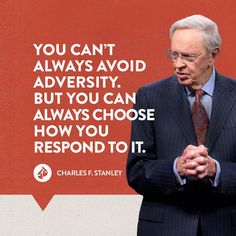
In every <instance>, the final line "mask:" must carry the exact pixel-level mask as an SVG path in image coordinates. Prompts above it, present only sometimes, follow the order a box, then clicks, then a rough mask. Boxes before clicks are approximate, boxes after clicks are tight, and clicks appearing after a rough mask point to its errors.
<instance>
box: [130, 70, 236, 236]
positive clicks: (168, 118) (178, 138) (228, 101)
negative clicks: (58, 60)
mask: <svg viewBox="0 0 236 236" xmlns="http://www.w3.org/2000/svg"><path fill="white" fill-rule="evenodd" d="M134 107H135V109H137V110H138V109H141V108H144V109H151V108H152V109H155V121H138V120H135V121H133V123H132V132H131V141H143V142H144V146H143V147H144V149H145V150H146V153H144V154H143V153H131V152H130V153H129V156H128V162H127V178H128V183H129V185H130V186H131V187H132V188H133V189H134V190H135V191H137V192H138V193H139V194H141V195H143V202H142V206H141V209H140V214H139V223H138V235H142V236H152V235H153V236H154V235H155V236H179V235H181V236H192V235H196V231H197V227H198V223H199V222H200V223H201V227H202V230H203V233H204V235H205V236H236V81H234V80H231V79H229V78H226V77H224V76H221V75H219V74H217V73H216V82H215V89H214V94H213V104H212V115H211V119H210V123H209V129H208V133H207V137H206V145H205V146H206V147H207V148H208V152H209V155H210V156H211V157H213V158H214V159H216V160H218V162H219V164H220V166H221V174H220V179H219V180H220V182H219V185H218V186H217V187H213V186H212V183H211V182H210V180H209V179H208V178H205V179H203V180H201V181H199V180H196V179H194V178H187V184H186V185H184V186H180V185H179V184H178V182H177V181H176V178H175V176H174V172H173V162H174V159H175V158H176V157H178V156H180V155H182V152H183V150H184V149H185V148H186V146H188V145H189V144H192V145H196V137H195V133H194V129H193V125H192V119H191V112H190V107H189V103H188V100H187V96H186V93H185V90H184V88H183V86H181V85H180V84H179V83H178V81H177V79H176V77H170V78H167V79H165V80H162V81H159V82H156V83H153V84H150V85H147V86H145V87H143V88H141V89H140V90H139V91H138V93H137V101H136V104H135V105H134Z"/></svg>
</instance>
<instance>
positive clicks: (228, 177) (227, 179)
mask: <svg viewBox="0 0 236 236" xmlns="http://www.w3.org/2000/svg"><path fill="white" fill-rule="evenodd" d="M219 163H220V167H221V172H220V178H219V180H220V182H219V187H218V192H219V193H221V194H224V195H228V196H236V163H235V162H227V161H219Z"/></svg>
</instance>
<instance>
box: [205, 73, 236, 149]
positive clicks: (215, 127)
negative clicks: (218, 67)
mask: <svg viewBox="0 0 236 236" xmlns="http://www.w3.org/2000/svg"><path fill="white" fill-rule="evenodd" d="M234 92H235V91H234ZM234 92H233V88H232V86H230V81H229V80H226V79H225V78H224V77H222V76H220V75H219V74H217V73H216V81H215V89H214V93H213V103H212V116H211V119H210V123H209V128H208V133H207V137H206V146H207V147H208V149H209V151H210V150H211V149H212V147H213V145H214V143H215V141H216V139H217V137H218V136H219V134H220V132H221V130H222V128H223V125H224V123H225V121H226V119H227V117H228V115H229V112H230V110H231V108H232V105H233V103H234V102H235V96H233V95H234Z"/></svg>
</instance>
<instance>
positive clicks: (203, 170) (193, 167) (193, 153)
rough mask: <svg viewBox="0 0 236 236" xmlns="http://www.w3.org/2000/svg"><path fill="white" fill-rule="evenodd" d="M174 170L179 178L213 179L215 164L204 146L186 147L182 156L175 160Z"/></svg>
mask: <svg viewBox="0 0 236 236" xmlns="http://www.w3.org/2000/svg"><path fill="white" fill-rule="evenodd" d="M176 170H177V172H178V173H179V175H180V176H195V177H197V178H198V179H202V178H204V177H207V176H209V177H213V176H214V175H215V173H216V162H215V160H214V159H213V158H211V157H210V156H209V155H208V150H207V148H206V147H205V146H204V145H200V146H193V145H188V146H187V147H186V148H185V149H184V152H183V155H182V156H180V157H179V158H178V159H177V162H176Z"/></svg>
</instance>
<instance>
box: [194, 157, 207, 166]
mask: <svg viewBox="0 0 236 236" xmlns="http://www.w3.org/2000/svg"><path fill="white" fill-rule="evenodd" d="M192 161H194V162H197V163H198V164H199V165H205V164H207V163H209V160H208V158H206V157H203V156H199V157H196V158H194V159H193V160H192Z"/></svg>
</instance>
